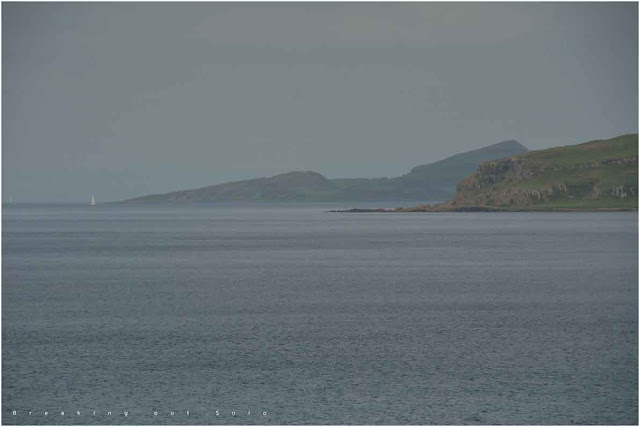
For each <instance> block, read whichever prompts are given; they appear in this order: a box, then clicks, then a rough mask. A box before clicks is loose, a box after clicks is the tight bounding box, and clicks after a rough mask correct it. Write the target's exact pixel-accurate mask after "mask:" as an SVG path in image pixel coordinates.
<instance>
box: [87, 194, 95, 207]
mask: <svg viewBox="0 0 640 427" xmlns="http://www.w3.org/2000/svg"><path fill="white" fill-rule="evenodd" d="M95 204H96V201H95V199H94V198H93V194H92V195H91V203H89V205H90V206H95Z"/></svg>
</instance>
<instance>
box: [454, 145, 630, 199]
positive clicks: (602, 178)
mask: <svg viewBox="0 0 640 427" xmlns="http://www.w3.org/2000/svg"><path fill="white" fill-rule="evenodd" d="M447 205H449V206H450V207H470V206H475V207H487V208H498V209H507V210H522V209H526V210H537V209H542V210H546V209H618V208H635V209H637V207H638V135H637V134H634V135H623V136H619V137H616V138H612V139H608V140H598V141H591V142H587V143H584V144H579V145H573V146H565V147H556V148H550V149H547V150H540V151H530V152H528V153H525V154H521V155H518V156H512V157H510V158H507V159H502V160H496V161H489V162H483V163H481V164H480V165H479V166H478V170H477V171H476V172H474V173H473V174H471V175H470V176H468V177H467V178H465V179H463V180H462V181H460V183H459V184H458V191H457V193H456V195H455V197H454V198H453V199H452V200H451V201H450V202H448V203H447Z"/></svg>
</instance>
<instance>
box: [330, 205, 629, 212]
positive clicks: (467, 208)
mask: <svg viewBox="0 0 640 427" xmlns="http://www.w3.org/2000/svg"><path fill="white" fill-rule="evenodd" d="M637 211H638V208H631V207H620V208H592V209H581V208H547V209H544V208H543V209H499V208H492V207H485V206H456V207H444V206H443V207H440V208H438V207H435V206H434V207H430V208H427V207H424V208H395V209H384V208H377V209H375V208H374V209H363V208H352V209H343V210H331V211H327V212H329V213H449V212H637Z"/></svg>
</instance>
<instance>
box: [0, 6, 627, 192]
mask: <svg viewBox="0 0 640 427" xmlns="http://www.w3.org/2000/svg"><path fill="white" fill-rule="evenodd" d="M637 8H638V5H637V3H357V4H354V3H271V4H270V3H3V5H2V39H3V45H2V52H3V53H2V63H3V77H2V78H3V81H2V84H3V92H2V107H3V108H2V111H3V116H2V159H3V160H2V170H3V173H2V180H3V186H2V187H3V195H2V197H3V201H6V200H8V198H9V197H10V196H11V197H12V198H13V201H14V202H34V201H41V202H88V200H89V197H90V195H91V194H94V195H95V197H96V201H98V202H105V201H115V200H121V199H125V198H131V197H136V196H142V195H145V194H152V193H165V192H168V191H173V190H180V189H190V188H198V187H203V186H207V185H213V184H219V183H222V182H227V181H233V180H239V179H247V178H256V177H262V176H272V175H275V174H278V173H284V172H289V171H294V170H313V171H316V172H319V173H321V174H323V175H324V176H326V177H328V178H355V177H368V178H373V177H382V176H388V177H392V176H399V175H402V174H404V173H407V172H408V171H409V170H410V169H411V168H412V167H414V166H417V165H419V164H424V163H430V162H434V161H437V160H441V159H443V158H446V157H448V156H451V155H453V154H456V153H460V152H464V151H468V150H473V149H477V148H481V147H484V146H488V145H491V144H494V143H498V142H501V141H505V140H511V139H513V140H517V141H518V142H520V143H521V144H523V145H525V146H526V147H527V148H529V149H530V150H536V149H542V148H548V147H553V146H558V145H568V144H575V143H581V142H586V141H589V140H593V139H599V138H603V139H604V138H611V137H614V136H617V135H622V134H629V133H637V132H638V19H637V17H638V9H637Z"/></svg>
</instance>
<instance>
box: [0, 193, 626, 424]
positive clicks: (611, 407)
mask: <svg viewBox="0 0 640 427" xmlns="http://www.w3.org/2000/svg"><path fill="white" fill-rule="evenodd" d="M404 204H405V205H406V203H404ZM375 206H376V207H392V205H389V206H386V205H385V204H376V205H375ZM351 207H363V205H357V204H348V203H346V204H327V205H324V204H253V205H252V204H243V205H238V204H202V205H188V206H187V205H185V206H179V205H175V206H172V205H147V206H143V205H139V206H136V205H107V204H106V205H97V206H85V205H26V204H25V205H20V204H14V205H5V206H3V208H2V423H3V424H7V425H10V424H35V425H38V424H48V425H56V424H60V425H71V424H82V425H87V424H89V425H91V424H101V425H105V424H106V425H109V424H127V425H142V424H152V425H163V424H174V425H175V424H189V425H197V424H235V425H238V424H240V425H242V424H270V425H273V424H277V425H282V424H316V425H318V424H320V425H324V424H331V425H342V424H367V425H371V424H395V425H398V424H400V425H403V424H418V425H430V424H438V425H450V424H455V425H466V424H471V425H482V424H527V425H530V424H534V425H541V424H562V425H568V424H606V425H620V424H629V425H632V424H636V425H637V424H638V214H637V212H597V213H596V212H556V213H552V212H529V213H526V212H522V213H486V212H479V213H336V212H329V211H330V210H336V209H346V208H351ZM369 207H371V206H369Z"/></svg>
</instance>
